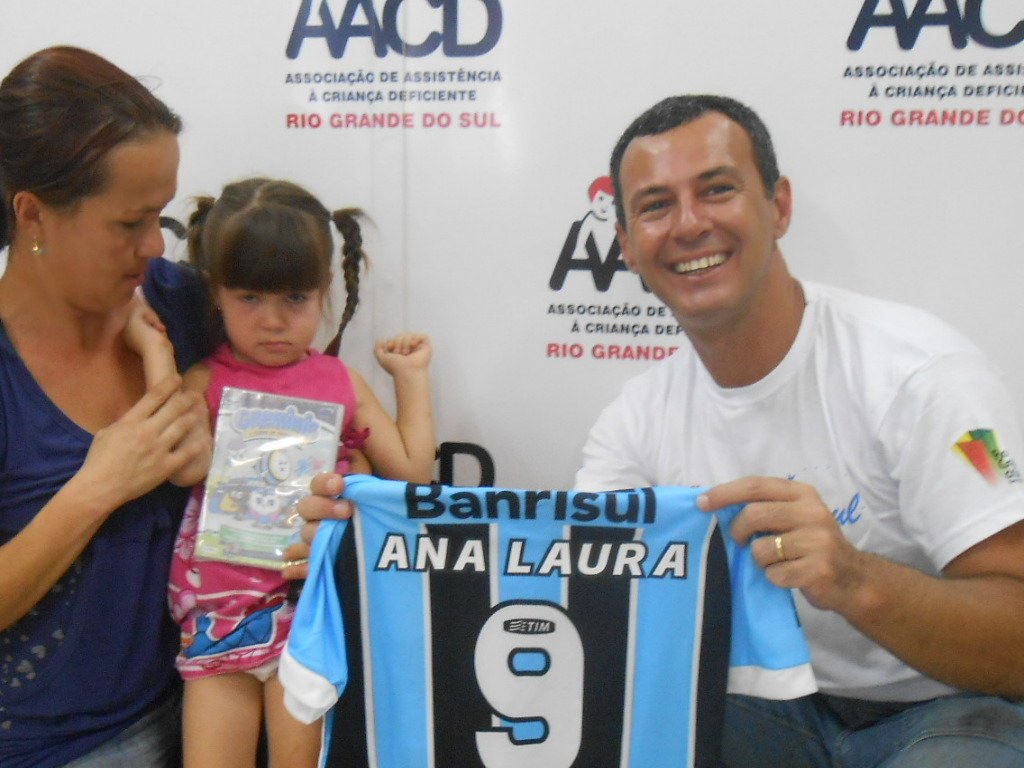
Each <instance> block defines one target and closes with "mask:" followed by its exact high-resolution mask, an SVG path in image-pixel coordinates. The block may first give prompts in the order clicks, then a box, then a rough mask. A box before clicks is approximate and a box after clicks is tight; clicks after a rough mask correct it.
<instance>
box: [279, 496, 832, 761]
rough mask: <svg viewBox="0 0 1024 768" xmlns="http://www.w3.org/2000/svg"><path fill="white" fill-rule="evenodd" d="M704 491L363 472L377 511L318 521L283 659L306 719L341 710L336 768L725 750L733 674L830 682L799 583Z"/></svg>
mask: <svg viewBox="0 0 1024 768" xmlns="http://www.w3.org/2000/svg"><path fill="white" fill-rule="evenodd" d="M699 493H700V490H699V489H692V488H647V489H638V490H629V491H618V492H611V493H577V492H565V491H557V492H556V491H524V490H507V489H494V488H452V487H446V486H437V485H415V484H407V483H401V482H394V481H385V480H377V479H374V478H369V477H364V476H350V477H349V478H347V480H346V490H345V496H346V497H347V498H349V499H351V500H352V501H353V502H355V504H356V506H357V509H358V511H357V513H356V515H355V516H354V517H353V519H352V521H351V524H349V523H348V522H347V521H328V522H325V523H322V524H321V529H320V531H319V533H318V534H317V537H316V539H315V540H314V543H313V552H312V556H311V562H310V575H309V579H308V580H307V582H306V586H305V589H304V591H303V594H302V598H301V599H300V601H299V606H298V608H297V612H296V616H295V623H294V624H293V629H292V636H291V638H290V640H289V643H288V646H287V648H286V650H285V653H284V655H283V656H282V660H281V667H280V672H279V674H280V678H281V681H282V683H283V684H284V686H285V689H286V703H287V705H288V707H289V709H290V711H291V712H292V713H293V714H294V715H295V716H296V717H298V718H299V719H301V720H304V721H307V722H310V721H312V720H315V719H316V718H317V717H320V716H321V715H323V714H324V713H328V716H327V723H326V728H325V734H326V735H325V746H324V750H323V753H322V757H321V765H323V766H331V767H333V766H342V765H344V766H345V768H353V767H354V766H368V767H373V766H377V767H379V768H398V767H399V766H401V767H402V768H413V767H414V766H415V767H416V768H420V767H423V768H426V767H427V766H436V768H449V766H459V767H460V768H463V767H466V768H473V767H475V766H481V767H482V768H515V767H517V766H531V768H539V767H540V766H544V768H558V767H559V766H565V767H566V768H568V767H569V766H587V768H602V767H603V766H630V765H632V766H653V765H657V766H664V767H666V768H667V767H668V766H691V765H706V764H710V763H713V762H715V761H717V759H718V754H719V746H720V733H721V725H722V723H721V721H722V713H723V709H724V698H725V692H726V682H727V677H729V678H730V690H734V691H736V692H742V693H749V694H752V695H759V696H765V697H770V698H790V697H795V696H801V695H805V694H807V693H810V692H812V691H813V690H814V683H813V676H812V674H811V671H810V667H809V660H808V652H807V647H806V644H805V643H804V640H803V635H802V632H801V630H800V628H799V626H798V624H797V620H796V613H795V610H794V607H793V604H792V599H791V596H790V594H789V593H788V592H787V591H785V590H781V589H778V588H776V587H774V586H772V585H771V584H770V583H769V582H768V581H767V579H766V578H765V577H764V574H763V572H762V571H760V569H758V568H757V567H756V566H755V565H754V563H753V561H752V560H751V558H750V555H749V552H748V551H747V550H744V549H740V548H739V547H737V546H736V545H735V543H734V542H732V540H731V538H729V537H728V536H727V535H723V533H722V526H727V525H728V523H729V521H730V520H731V519H732V517H734V516H735V514H736V513H737V512H738V509H736V508H733V509H729V510H726V511H724V512H721V513H717V514H715V515H711V514H705V513H702V512H700V511H698V510H697V508H696V506H695V500H696V498H697V496H698V495H699ZM730 582H731V583H732V585H733V588H732V590H730ZM730 592H732V600H731V601H730ZM730 602H731V607H730ZM730 634H731V638H732V641H731V643H730ZM730 669H731V672H730Z"/></svg>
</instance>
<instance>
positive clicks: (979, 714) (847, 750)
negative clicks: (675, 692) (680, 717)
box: [724, 694, 1024, 768]
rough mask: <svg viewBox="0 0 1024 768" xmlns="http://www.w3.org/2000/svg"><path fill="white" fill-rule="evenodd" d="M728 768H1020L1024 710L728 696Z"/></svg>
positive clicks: (1011, 704)
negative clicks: (770, 699) (773, 699)
mask: <svg viewBox="0 0 1024 768" xmlns="http://www.w3.org/2000/svg"><path fill="white" fill-rule="evenodd" d="M724 757H725V763H726V765H727V766H729V768H761V767H762V766H763V768H946V767H947V766H950V767H959V766H967V768H1011V767H1013V768H1017V767H1018V766H1024V704H1022V703H1021V702H1020V701H1017V700H1010V699H1004V698H1001V697H999V696H973V695H966V694H965V695H962V696H950V697H947V698H941V699H933V700H931V701H924V702H917V703H909V704H906V703H899V702H896V703H882V702H870V701H860V700H857V699H844V698H839V697H836V696H825V695H823V694H815V695H813V696H806V697H804V698H801V699H794V700H792V701H769V700H766V699H755V698H750V697H748V696H729V702H728V705H727V710H726V717H725V746H724Z"/></svg>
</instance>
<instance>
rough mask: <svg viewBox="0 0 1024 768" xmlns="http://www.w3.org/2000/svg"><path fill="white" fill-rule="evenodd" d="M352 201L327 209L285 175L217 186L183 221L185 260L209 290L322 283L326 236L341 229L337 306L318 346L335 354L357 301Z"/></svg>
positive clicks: (328, 257)
mask: <svg viewBox="0 0 1024 768" xmlns="http://www.w3.org/2000/svg"><path fill="white" fill-rule="evenodd" d="M361 215H362V211H360V210H359V209H358V208H344V209H341V210H337V211H333V212H331V211H329V210H328V209H327V208H325V207H324V205H323V204H322V203H321V202H320V201H319V200H317V199H316V198H315V197H314V196H313V195H312V194H310V193H309V192H308V191H306V190H305V189H303V188H302V187H300V186H299V185H298V184H293V183H292V182H290V181H282V180H278V179H263V178H256V179H246V180H244V181H238V182H235V183H233V184H228V185H227V186H226V187H224V191H223V192H221V195H220V197H219V198H217V199H216V200H215V199H214V198H212V197H200V198H197V199H196V210H195V212H194V213H193V214H192V216H191V217H190V218H189V222H188V258H189V261H190V262H191V263H192V264H193V265H194V266H196V267H198V268H199V269H200V270H202V271H203V273H205V275H206V277H207V282H208V283H209V285H210V288H211V290H214V291H215V290H216V289H217V288H218V287H220V286H223V287H225V288H246V289H250V290H253V291H269V292H272V293H284V292H288V291H312V290H316V289H320V290H323V291H326V290H327V287H328V286H329V285H330V279H331V262H332V260H333V258H332V257H333V250H334V241H333V240H332V238H331V227H330V225H331V223H332V222H333V223H334V225H335V227H337V229H338V231H339V232H340V233H341V235H342V238H343V240H344V244H343V245H342V248H341V253H342V260H341V272H342V277H343V279H344V281H345V296H346V299H345V308H344V310H343V311H342V314H341V320H340V322H339V324H338V332H337V335H336V336H335V337H334V339H333V340H332V341H331V343H330V344H329V345H328V347H327V349H326V350H325V352H326V353H327V354H337V352H338V347H339V346H340V344H341V334H342V332H343V331H344V330H345V326H346V325H348V322H349V320H351V319H352V315H353V314H354V313H355V310H356V306H357V305H358V304H359V269H360V263H361V262H363V261H365V260H366V255H365V254H364V253H363V237H362V231H361V229H360V227H359V221H358V219H357V217H359V216H361Z"/></svg>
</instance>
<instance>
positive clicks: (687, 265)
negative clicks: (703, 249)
mask: <svg viewBox="0 0 1024 768" xmlns="http://www.w3.org/2000/svg"><path fill="white" fill-rule="evenodd" d="M725 259H726V256H725V254H724V253H715V254H713V255H711V256H702V257H701V258H699V259H692V260H691V261H681V262H679V263H678V264H676V265H675V266H674V267H672V269H673V270H674V271H675V273H676V274H677V275H685V274H688V273H690V272H698V271H699V270H702V269H708V268H709V267H717V266H718V265H719V264H724V263H725Z"/></svg>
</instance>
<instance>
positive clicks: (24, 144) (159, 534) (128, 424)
mask: <svg viewBox="0 0 1024 768" xmlns="http://www.w3.org/2000/svg"><path fill="white" fill-rule="evenodd" d="M180 129H181V121H180V120H179V118H178V117H177V116H176V115H175V114H174V113H173V112H171V111H170V110H169V109H168V108H167V107H166V106H165V105H164V104H163V103H162V102H160V101H159V100H158V99H156V98H155V97H154V96H153V95H152V94H151V93H150V92H149V91H148V90H147V89H146V88H144V87H143V86H142V85H141V84H140V83H139V82H138V81H137V80H135V79H134V78H132V77H131V76H129V75H127V74H126V73H125V72H123V71H121V70H120V69H118V68H117V67H115V66H114V65H113V64H111V63H110V62H108V61H106V60H104V59H102V58H100V57H99V56H96V55H94V54H91V53H88V52H86V51H83V50H80V49H75V48H66V47H63V48H50V49H47V50H44V51H40V52H39V53H36V54H34V55H32V56H30V57H29V58H28V59H26V60H25V61H23V62H21V63H20V64H18V65H17V66H16V67H15V68H14V70H12V72H11V73H10V74H9V75H8V76H7V77H6V78H5V79H4V80H3V82H2V83H0V195H2V200H3V205H4V215H2V216H0V248H2V247H3V246H5V245H6V246H9V255H8V265H7V270H6V272H5V273H4V274H3V276H2V278H0V424H2V426H3V428H2V430H0V765H3V766H5V768H20V766H33V767H34V768H47V767H48V766H63V765H74V766H76V767H77V766H122V765H123V766H128V765H133V766H135V765H138V766H165V765H172V764H173V761H174V760H176V759H177V751H178V749H179V732H178V730H177V729H178V723H179V711H178V704H177V686H178V680H177V674H176V672H175V670H174V666H173V659H174V655H175V651H176V650H177V640H178V636H177V631H176V628H175V627H174V626H173V624H172V623H171V621H170V619H169V618H168V616H167V612H166V608H165V594H166V579H167V570H168V563H169V559H170V555H171V548H172V544H173V541H174V536H175V533H176V532H177V529H178V524H179V521H180V518H181V512H182V510H183V509H184V503H185V495H186V491H183V490H182V489H179V488H177V487H174V486H172V485H169V484H168V483H167V482H166V481H167V479H168V478H169V477H170V476H172V475H173V474H175V473H176V472H177V471H178V470H180V469H181V468H183V467H184V466H186V465H187V464H189V463H190V462H193V461H195V460H197V459H198V458H200V457H201V456H202V455H203V453H204V452H208V451H209V450H210V441H209V438H208V437H204V436H203V430H202V428H201V426H202V408H203V407H204V406H203V404H202V401H201V398H199V397H197V396H194V395H188V394H185V393H182V392H181V391H180V379H179V377H177V376H170V377H168V378H167V379H166V380H164V381H162V382H160V383H159V384H158V385H156V386H154V387H153V388H151V390H150V391H148V392H147V391H146V388H145V384H144V378H143V370H142V363H141V360H140V359H139V358H138V357H137V356H136V355H135V354H134V353H132V352H131V351H130V350H129V349H128V347H127V345H126V343H125V341H124V338H123V335H122V331H123V329H124V325H125V322H126V319H127V316H128V312H129V310H130V306H131V302H132V301H133V296H134V294H135V292H136V289H137V288H138V287H139V286H140V285H141V284H142V283H143V280H144V278H146V279H147V281H148V282H149V283H150V285H149V286H148V288H147V293H150V292H152V291H151V290H150V289H152V288H153V286H157V287H159V284H160V283H161V282H166V280H164V278H167V277H170V278H173V284H172V285H170V286H169V287H168V290H167V291H165V292H163V293H161V292H160V291H159V290H156V291H155V293H154V295H158V296H162V297H163V298H164V299H165V300H167V301H170V302H172V303H173V302H175V301H176V302H179V303H180V302H181V301H182V295H181V291H180V290H179V288H182V285H184V286H185V287H184V289H183V290H184V295H185V296H188V295H189V294H188V290H187V281H185V283H184V284H182V283H181V280H180V275H178V274H177V273H175V272H173V267H172V266H171V265H169V264H168V263H166V262H162V260H159V259H158V257H159V256H160V255H161V253H162V252H163V235H162V232H161V229H160V212H161V210H162V209H163V207H164V206H165V205H166V204H167V203H168V202H169V201H170V200H171V199H172V198H173V197H174V195H175V191H176V177H177V169H178V142H177V134H178V132H179V131H180ZM154 260H157V263H159V266H157V264H156V263H154V264H152V266H153V267H154V268H153V269H152V270H150V274H149V276H148V277H147V267H148V266H151V262H153V261H154ZM200 295H201V294H200ZM168 297H170V298H168ZM203 351H204V350H199V349H193V350H183V349H179V350H178V352H179V361H180V362H181V363H182V364H189V363H191V362H193V361H194V360H195V359H197V358H198V357H199V356H200V355H201V354H202V352H203Z"/></svg>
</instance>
